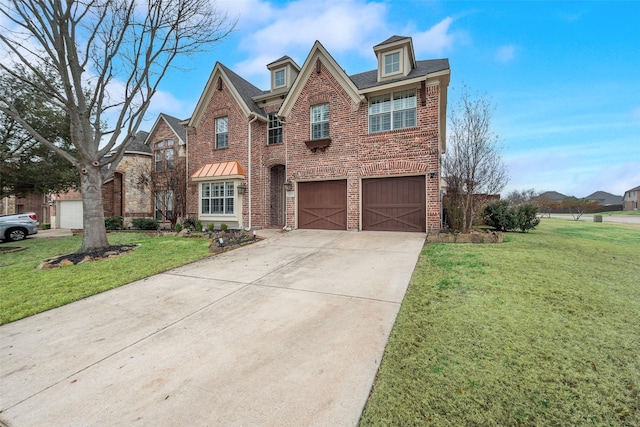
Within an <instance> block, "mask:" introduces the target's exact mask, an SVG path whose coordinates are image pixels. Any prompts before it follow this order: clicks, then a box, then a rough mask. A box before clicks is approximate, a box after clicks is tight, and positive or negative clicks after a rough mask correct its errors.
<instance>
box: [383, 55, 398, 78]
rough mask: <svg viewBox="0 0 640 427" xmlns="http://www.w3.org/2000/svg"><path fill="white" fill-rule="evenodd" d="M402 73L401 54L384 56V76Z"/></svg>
mask: <svg viewBox="0 0 640 427" xmlns="http://www.w3.org/2000/svg"><path fill="white" fill-rule="evenodd" d="M399 72H400V52H393V53H390V54H387V55H384V74H385V75H389V74H395V73H399Z"/></svg>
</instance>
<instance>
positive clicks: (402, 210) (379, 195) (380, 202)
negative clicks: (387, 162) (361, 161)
mask: <svg viewBox="0 0 640 427" xmlns="http://www.w3.org/2000/svg"><path fill="white" fill-rule="evenodd" d="M425 200H426V196H425V180H424V176H404V177H398V178H371V179H365V180H363V181H362V229H363V230H379V231H418V232H425V231H426V229H427V228H426V227H427V225H426V222H427V215H426V209H427V207H426V203H425Z"/></svg>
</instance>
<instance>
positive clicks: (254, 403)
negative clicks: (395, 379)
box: [0, 230, 425, 427]
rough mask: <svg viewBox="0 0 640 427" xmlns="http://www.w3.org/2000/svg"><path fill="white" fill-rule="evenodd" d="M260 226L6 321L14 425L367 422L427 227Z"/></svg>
mask: <svg viewBox="0 0 640 427" xmlns="http://www.w3.org/2000/svg"><path fill="white" fill-rule="evenodd" d="M260 234H261V235H263V236H264V237H266V240H264V241H261V242H259V243H256V244H253V245H249V246H246V247H243V248H240V249H236V250H234V251H230V252H226V253H223V254H220V255H218V256H215V257H212V258H210V259H207V260H203V261H199V262H196V263H193V264H190V265H187V266H183V267H180V268H177V269H174V270H171V271H169V272H166V273H163V274H159V275H157V276H153V277H150V278H148V279H145V280H141V281H138V282H134V283H132V284H129V285H126V286H123V287H120V288H117V289H114V290H111V291H108V292H105V293H103V294H100V295H96V296H94V297H91V298H88V299H86V300H83V301H78V302H76V303H73V304H69V305H67V306H64V307H61V308H59V309H55V310H51V311H48V312H45V313H41V314H39V315H36V316H32V317H30V318H27V319H23V320H20V321H17V322H14V323H10V324H8V325H4V326H2V327H0V381H1V383H2V388H1V390H0V410H1V412H0V420H1V422H4V423H5V424H7V425H8V426H11V427H24V426H43V425H55V426H80V425H82V426H89V425H91V426H94V425H95V426H103V425H104V426H107V425H108V426H111V425H140V426H176V425H190V426H217V425H225V426H228V425H238V426H239V425H252V426H276V425H277V426H287V425H291V426H293V425H295V426H299V425H305V426H311V425H318V426H349V425H354V424H355V423H357V421H358V418H359V416H360V413H361V411H362V408H363V406H364V404H365V403H366V399H367V397H368V394H369V390H370V387H371V385H372V383H373V380H374V378H375V375H376V371H377V368H378V366H379V363H380V358H381V356H382V353H383V350H384V346H385V344H386V342H387V338H388V336H389V333H390V330H391V327H392V325H393V323H394V321H395V318H396V314H397V312H398V309H399V307H400V303H401V301H402V299H403V296H404V293H405V290H406V287H407V284H408V282H409V279H410V277H411V274H412V271H413V268H414V266H415V263H416V261H417V258H418V255H419V253H420V250H421V248H422V245H423V243H424V240H425V235H424V234H414V233H384V232H360V233H354V232H340V231H311V230H296V231H293V232H289V233H280V232H277V231H272V230H265V231H262V232H260ZM1 422H0V424H1Z"/></svg>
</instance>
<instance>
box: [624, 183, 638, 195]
mask: <svg viewBox="0 0 640 427" xmlns="http://www.w3.org/2000/svg"><path fill="white" fill-rule="evenodd" d="M632 191H640V185H638V186H637V187H633V188H630V189H629V190H627V191H625V192H624V194H625V195H626V194H627V193H630V192H632Z"/></svg>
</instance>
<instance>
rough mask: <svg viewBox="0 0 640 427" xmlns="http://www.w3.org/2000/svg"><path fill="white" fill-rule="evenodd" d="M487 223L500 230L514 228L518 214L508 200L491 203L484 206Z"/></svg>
mask: <svg viewBox="0 0 640 427" xmlns="http://www.w3.org/2000/svg"><path fill="white" fill-rule="evenodd" d="M484 216H485V223H486V224H487V225H489V226H491V227H493V228H495V229H496V230H498V231H509V230H513V229H514V228H515V226H516V215H515V212H514V211H513V209H512V208H511V207H510V206H509V202H508V201H507V200H498V201H495V202H492V203H489V204H488V205H487V206H485V208H484Z"/></svg>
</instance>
